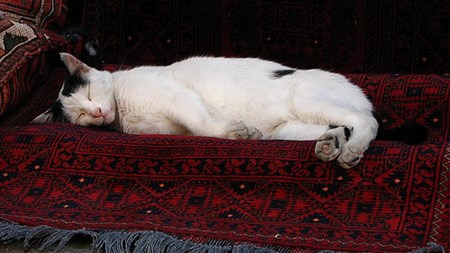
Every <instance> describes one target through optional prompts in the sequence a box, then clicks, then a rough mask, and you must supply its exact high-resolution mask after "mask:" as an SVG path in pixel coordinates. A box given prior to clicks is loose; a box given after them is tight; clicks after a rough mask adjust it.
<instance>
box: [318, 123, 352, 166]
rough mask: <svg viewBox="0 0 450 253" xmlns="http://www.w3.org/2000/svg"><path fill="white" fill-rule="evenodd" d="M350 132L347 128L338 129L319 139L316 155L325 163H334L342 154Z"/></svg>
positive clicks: (329, 131)
mask: <svg viewBox="0 0 450 253" xmlns="http://www.w3.org/2000/svg"><path fill="white" fill-rule="evenodd" d="M349 136H350V130H349V129H348V128H346V127H336V128H333V129H330V130H328V131H327V132H325V134H323V135H322V136H320V137H319V140H318V141H317V143H316V147H315V153H316V156H317V158H319V159H320V160H322V161H324V162H328V161H332V160H334V159H336V157H338V156H339V155H340V154H341V149H342V147H343V145H344V144H345V143H347V141H348V138H349Z"/></svg>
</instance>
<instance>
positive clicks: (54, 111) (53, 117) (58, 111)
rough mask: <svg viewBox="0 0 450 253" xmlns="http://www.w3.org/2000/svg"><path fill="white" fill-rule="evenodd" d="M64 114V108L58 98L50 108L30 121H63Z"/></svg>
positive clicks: (64, 118) (64, 119)
mask: <svg viewBox="0 0 450 253" xmlns="http://www.w3.org/2000/svg"><path fill="white" fill-rule="evenodd" d="M64 121H67V120H66V116H65V114H64V108H63V105H62V104H61V101H60V100H59V99H58V100H56V101H55V102H53V104H52V105H51V106H50V108H49V109H48V110H47V111H45V112H44V113H42V114H41V115H39V116H37V117H36V118H35V119H34V120H33V121H32V122H33V123H41V124H42V123H54V122H64Z"/></svg>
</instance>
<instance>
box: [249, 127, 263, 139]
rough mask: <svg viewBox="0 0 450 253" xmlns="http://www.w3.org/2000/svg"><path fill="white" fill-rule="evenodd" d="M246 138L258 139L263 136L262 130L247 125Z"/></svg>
mask: <svg viewBox="0 0 450 253" xmlns="http://www.w3.org/2000/svg"><path fill="white" fill-rule="evenodd" d="M247 133H248V139H249V140H259V139H261V138H262V137H263V134H262V132H261V131H260V130H259V129H258V128H256V127H247Z"/></svg>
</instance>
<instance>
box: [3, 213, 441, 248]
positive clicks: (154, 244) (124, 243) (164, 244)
mask: <svg viewBox="0 0 450 253" xmlns="http://www.w3.org/2000/svg"><path fill="white" fill-rule="evenodd" d="M74 236H87V237H91V238H92V249H93V252H105V253H289V252H291V250H290V249H286V248H284V249H283V248H279V247H267V248H261V247H257V246H254V245H249V244H239V245H233V243H230V242H225V241H220V240H212V241H209V242H208V243H195V242H191V241H189V240H183V239H179V238H176V237H174V236H170V235H167V234H165V233H162V232H154V231H138V232H125V231H100V232H96V231H90V230H85V229H78V230H64V229H57V228H53V227H49V226H37V227H28V226H24V225H19V224H14V223H10V222H1V221H0V240H1V241H2V242H3V243H8V242H11V241H17V240H19V241H24V247H31V246H32V247H33V248H36V249H37V250H46V249H47V250H48V249H52V250H53V251H54V252H58V251H59V250H61V249H62V248H63V247H64V246H65V245H66V244H67V243H68V242H69V241H70V240H71V239H72V238H73V237H74ZM317 253H344V252H336V251H330V250H321V251H318V252H317ZM410 253H445V250H444V248H443V247H442V246H439V245H437V244H435V243H429V244H428V245H427V247H424V248H421V249H418V250H414V251H411V252H410Z"/></svg>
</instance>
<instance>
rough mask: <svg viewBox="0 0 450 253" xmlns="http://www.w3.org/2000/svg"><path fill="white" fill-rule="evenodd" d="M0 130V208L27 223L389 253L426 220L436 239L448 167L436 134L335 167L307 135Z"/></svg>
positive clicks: (425, 234) (425, 233)
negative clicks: (243, 137)
mask: <svg viewBox="0 0 450 253" xmlns="http://www.w3.org/2000/svg"><path fill="white" fill-rule="evenodd" d="M68 130H70V131H68ZM0 132H1V133H0V141H1V142H2V144H4V145H2V147H1V148H0V164H1V167H2V169H1V172H0V217H1V218H2V219H5V220H8V221H12V222H19V223H21V224H26V225H30V226H36V225H48V226H52V227H56V228H60V229H80V228H85V229H89V230H104V229H122V230H127V231H137V230H154V231H161V232H166V233H169V234H174V235H181V236H188V237H193V238H204V239H221V240H231V241H249V242H252V243H255V244H258V245H266V244H271V245H278V246H282V247H292V248H296V247H299V248H301V247H304V248H314V247H315V245H316V244H317V243H320V245H321V248H324V247H325V248H329V249H334V250H367V251H368V250H370V251H374V250H375V251H394V252H395V251H397V252H401V251H410V250H413V249H415V248H418V247H423V246H425V245H426V243H427V242H429V240H430V239H429V237H430V232H431V231H433V236H435V238H437V239H436V240H441V239H439V238H441V237H442V236H441V235H440V234H442V233H443V229H445V228H440V227H439V226H440V223H439V222H436V220H439V218H442V217H435V219H434V221H433V219H432V217H433V215H435V208H436V210H438V209H439V210H440V211H441V213H442V211H443V210H444V211H445V206H442V205H436V201H437V200H438V197H439V196H440V195H439V194H437V192H438V190H439V189H440V187H441V189H442V187H443V186H442V185H441V184H442V183H443V182H444V183H446V184H448V181H445V180H444V179H443V177H442V175H446V176H447V178H448V176H449V175H448V174H449V172H448V170H443V168H442V167H441V166H440V164H443V163H444V159H447V160H448V157H449V154H448V153H449V150H448V149H447V150H446V146H445V145H443V144H442V143H441V144H436V143H428V144H423V145H418V146H406V145H403V144H401V143H396V142H390V143H386V142H381V141H376V142H374V143H373V144H372V146H371V148H370V149H369V150H368V151H367V153H366V155H365V157H364V159H363V160H362V162H361V163H360V165H359V166H357V167H355V168H352V169H349V170H345V169H342V168H340V167H339V166H338V165H337V164H336V163H335V162H330V163H323V162H319V161H318V160H317V159H316V158H315V156H314V142H296V141H236V140H226V139H216V138H199V137H186V136H183V137H181V136H164V135H141V136H134V135H133V136H130V135H124V134H121V133H117V132H110V131H105V130H99V129H97V130H96V129H88V128H82V127H76V126H73V125H70V124H64V125H31V126H24V127H19V128H2V129H1V130H0ZM444 152H447V153H446V155H444ZM6 161H9V163H6ZM447 162H448V161H447ZM441 173H444V174H441ZM19 179H20V180H19ZM441 201H442V200H441ZM435 205H436V206H435ZM444 215H445V214H444ZM436 231H437V233H436Z"/></svg>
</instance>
